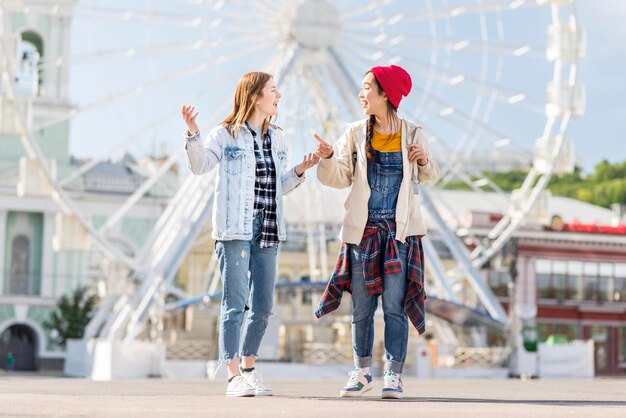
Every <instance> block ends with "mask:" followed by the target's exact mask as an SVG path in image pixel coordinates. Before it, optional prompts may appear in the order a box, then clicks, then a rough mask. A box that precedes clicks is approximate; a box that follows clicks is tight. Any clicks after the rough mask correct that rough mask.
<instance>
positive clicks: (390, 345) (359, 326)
mask: <svg viewBox="0 0 626 418" xmlns="http://www.w3.org/2000/svg"><path fill="white" fill-rule="evenodd" d="M396 244H398V251H399V257H400V260H401V261H402V271H401V272H400V273H395V274H390V275H387V274H385V273H384V271H382V274H383V293H382V303H383V317H384V320H385V358H386V361H385V371H388V370H391V371H393V372H396V373H402V368H403V366H404V361H405V360H406V351H407V343H408V338H409V321H408V318H407V316H406V314H405V313H404V297H405V295H406V287H407V282H406V264H407V255H408V247H407V246H406V245H405V244H403V243H401V242H396ZM349 251H350V269H351V270H350V275H351V277H352V279H351V280H352V283H351V288H352V347H353V350H354V365H355V366H356V367H358V368H362V367H370V366H371V365H372V351H373V348H374V313H375V312H376V309H377V308H378V297H379V295H370V294H368V292H367V289H366V288H365V275H364V274H363V262H362V259H361V248H360V247H359V246H358V245H350V246H349Z"/></svg>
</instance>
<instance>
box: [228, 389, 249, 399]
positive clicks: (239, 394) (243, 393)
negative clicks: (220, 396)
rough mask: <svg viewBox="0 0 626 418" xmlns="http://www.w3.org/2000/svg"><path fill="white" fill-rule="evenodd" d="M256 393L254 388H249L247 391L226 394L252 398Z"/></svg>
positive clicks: (233, 396) (234, 396)
mask: <svg viewBox="0 0 626 418" xmlns="http://www.w3.org/2000/svg"><path fill="white" fill-rule="evenodd" d="M255 394H256V393H255V392H254V390H247V391H245V392H230V393H229V392H226V396H229V397H232V398H237V397H239V398H251V397H253V396H254V395H255Z"/></svg>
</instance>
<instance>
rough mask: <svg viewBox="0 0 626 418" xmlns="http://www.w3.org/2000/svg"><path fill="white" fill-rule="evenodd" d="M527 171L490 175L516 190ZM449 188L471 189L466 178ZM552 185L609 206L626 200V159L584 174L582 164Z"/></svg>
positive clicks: (503, 186) (557, 191) (556, 192)
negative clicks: (465, 181)
mask: <svg viewBox="0 0 626 418" xmlns="http://www.w3.org/2000/svg"><path fill="white" fill-rule="evenodd" d="M527 174H528V173H527V172H525V171H519V170H515V171H510V172H502V173H488V174H486V176H487V177H488V178H489V179H490V180H491V181H493V182H494V183H495V184H496V185H498V187H500V188H501V189H502V190H506V191H512V190H513V189H517V188H519V187H520V186H521V185H522V183H523V181H524V179H525V178H526V175H527ZM474 180H476V179H474ZM446 188H447V189H456V190H470V187H469V186H468V185H467V184H465V183H463V182H451V183H449V184H448V185H446ZM548 189H549V190H550V191H551V192H552V194H553V195H555V196H567V197H572V198H574V199H577V200H581V201H584V202H588V203H591V204H594V205H598V206H604V207H607V208H608V207H610V205H611V204H613V203H621V204H626V161H624V162H622V163H615V164H611V163H609V162H608V161H606V160H604V161H602V162H600V163H598V164H596V166H595V171H594V173H593V175H591V176H584V175H582V174H581V172H580V169H579V168H576V170H575V171H574V172H573V173H571V174H564V175H561V176H552V178H551V179H550V184H549V185H548Z"/></svg>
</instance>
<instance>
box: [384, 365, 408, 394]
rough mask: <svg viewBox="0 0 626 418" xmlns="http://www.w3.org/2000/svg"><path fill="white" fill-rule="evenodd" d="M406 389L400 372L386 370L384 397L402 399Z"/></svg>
mask: <svg viewBox="0 0 626 418" xmlns="http://www.w3.org/2000/svg"><path fill="white" fill-rule="evenodd" d="M403 396H404V389H403V388H402V379H401V378H400V374H399V373H394V372H392V371H386V372H385V385H384V386H383V399H402V397H403Z"/></svg>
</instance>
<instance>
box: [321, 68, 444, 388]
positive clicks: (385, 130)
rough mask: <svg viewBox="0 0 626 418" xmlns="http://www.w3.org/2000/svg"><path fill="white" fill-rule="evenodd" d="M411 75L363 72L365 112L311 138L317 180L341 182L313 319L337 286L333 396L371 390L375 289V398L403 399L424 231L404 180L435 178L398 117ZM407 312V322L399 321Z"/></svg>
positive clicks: (420, 316) (420, 319)
mask: <svg viewBox="0 0 626 418" xmlns="http://www.w3.org/2000/svg"><path fill="white" fill-rule="evenodd" d="M410 91H411V77H410V76H409V74H408V73H407V72H406V71H405V70H404V69H403V68H401V67H399V66H396V65H391V66H378V67H374V68H372V69H371V70H370V71H368V72H367V73H366V74H365V77H364V78H363V82H362V85H361V92H360V94H359V98H360V100H361V104H362V106H363V112H364V113H365V114H366V115H367V116H368V118H367V119H364V120H361V121H357V122H354V123H352V124H350V125H349V127H348V129H347V130H346V131H345V133H344V134H343V135H342V136H341V138H339V140H338V141H337V142H336V143H335V144H334V146H330V145H329V144H328V143H327V142H326V141H324V140H323V139H322V138H320V137H319V136H317V135H315V138H316V140H317V142H318V145H317V148H316V153H317V155H318V156H319V157H321V160H320V162H319V166H318V169H317V177H318V179H319V180H320V182H321V183H322V184H324V185H326V186H330V187H335V188H339V189H341V188H347V187H351V190H350V194H349V195H348V198H347V200H346V204H345V206H346V215H345V217H344V224H343V228H342V231H341V240H342V241H343V245H342V247H341V252H340V254H339V258H338V260H337V265H336V267H335V271H334V272H333V275H332V277H331V278H330V280H329V282H328V285H327V288H326V291H325V292H324V294H323V296H322V299H321V300H320V304H319V307H318V309H317V311H316V316H317V317H318V318H319V317H321V316H322V315H325V314H327V313H329V312H332V311H333V310H335V309H337V307H338V306H339V303H340V302H341V296H342V294H343V292H344V291H348V292H350V293H351V294H352V308H353V311H352V345H353V349H354V365H355V370H354V371H352V372H350V379H349V380H348V383H347V384H346V386H345V387H344V388H343V389H342V390H341V392H340V396H341V397H359V396H361V395H362V394H363V393H365V392H367V391H369V390H371V389H372V375H371V372H370V367H371V364H372V350H373V345H374V313H375V312H376V308H377V307H378V296H379V295H382V307H383V314H384V320H385V335H384V345H385V356H386V361H385V367H384V385H383V390H382V397H383V398H392V399H399V398H402V396H403V387H402V380H401V377H400V376H401V373H402V368H403V366H404V361H405V359H406V352H407V342H408V332H409V325H408V319H410V320H411V323H412V324H413V326H415V328H416V329H417V331H418V332H419V333H420V334H421V333H423V332H424V300H425V298H426V294H425V291H424V270H423V265H424V253H423V249H422V244H421V237H422V236H423V235H424V234H425V233H426V228H425V227H424V224H423V222H422V216H421V214H420V208H419V206H418V202H417V198H416V196H415V195H414V185H415V184H417V183H421V182H423V181H426V180H432V179H434V178H436V177H437V176H438V175H439V168H438V167H437V163H436V162H435V161H434V160H433V159H432V156H431V155H430V154H429V152H428V147H427V144H426V140H425V138H424V134H423V131H422V127H421V126H419V125H416V124H413V123H411V122H409V121H407V120H404V119H400V118H399V117H398V113H397V111H398V106H399V105H400V101H401V100H402V97H406V96H407V95H408V94H409V92H410ZM407 317H408V319H407Z"/></svg>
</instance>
